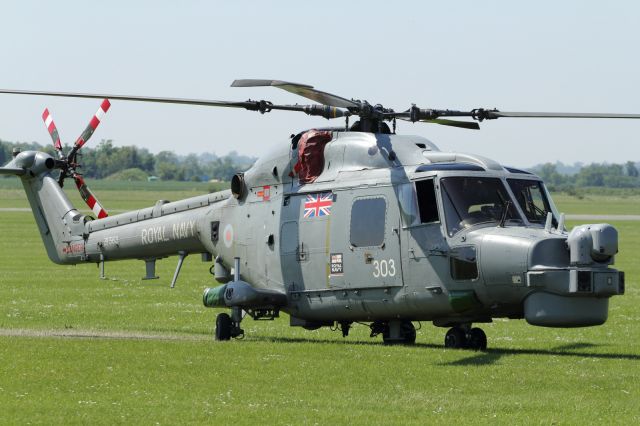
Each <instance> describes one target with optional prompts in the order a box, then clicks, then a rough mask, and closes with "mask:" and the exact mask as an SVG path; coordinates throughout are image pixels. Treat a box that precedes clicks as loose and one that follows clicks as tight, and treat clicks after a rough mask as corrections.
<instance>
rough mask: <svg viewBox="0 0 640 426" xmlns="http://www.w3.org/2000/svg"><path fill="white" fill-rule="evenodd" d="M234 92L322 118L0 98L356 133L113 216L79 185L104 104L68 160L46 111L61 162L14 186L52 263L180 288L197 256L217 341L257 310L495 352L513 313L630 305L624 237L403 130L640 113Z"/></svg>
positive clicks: (14, 170)
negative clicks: (619, 257)
mask: <svg viewBox="0 0 640 426" xmlns="http://www.w3.org/2000/svg"><path fill="white" fill-rule="evenodd" d="M232 86H236V87H256V86H273V87H277V88H280V89H284V90H286V91H289V92H292V93H294V94H297V95H299V96H302V97H305V98H308V99H310V100H313V101H315V102H317V103H318V104H311V105H298V104H294V105H277V104H273V103H271V102H269V101H264V100H260V101H253V100H248V101H244V102H228V101H211V100H199V99H176V98H159V97H141V96H121V95H97V94H82V93H61V92H34V91H17V90H1V91H0V92H1V93H12V94H26V95H46V96H63V97H77V98H97V99H101V98H107V99H111V100H125V101H143V102H160V103H173V104H185V105H202V106H215V107H230V108H244V109H247V110H251V111H258V112H260V113H262V114H265V113H267V112H271V111H275V110H283V111H294V112H303V113H305V114H308V115H312V116H320V117H324V118H327V119H334V118H340V117H342V118H343V119H345V121H346V125H345V126H339V127H328V128H316V129H313V130H308V131H303V132H300V133H297V134H295V135H292V136H291V138H290V141H289V142H287V143H284V144H282V145H281V146H279V147H278V148H277V149H275V150H274V151H273V152H272V153H271V154H269V155H266V156H264V157H262V158H260V159H259V160H258V161H257V162H256V163H255V164H254V165H253V167H251V169H249V170H248V171H246V172H245V173H238V174H236V175H235V176H234V177H233V179H232V182H231V188H230V189H229V190H225V191H221V192H216V193H212V194H205V195H201V196H197V197H193V198H188V199H185V200H180V201H174V202H168V201H164V200H161V201H158V202H157V203H156V204H155V205H154V206H151V207H148V208H144V209H141V210H136V211H131V212H127V213H122V214H117V215H113V216H109V215H107V213H106V211H104V209H103V208H102V207H101V206H100V204H99V203H97V201H96V200H95V197H94V196H93V194H92V193H91V191H90V190H89V189H88V188H87V186H86V184H85V182H84V180H83V179H82V176H81V174H80V173H79V172H78V171H77V170H78V164H77V163H78V160H77V154H78V150H79V149H80V148H81V147H82V145H84V143H85V142H86V141H87V140H88V138H89V137H90V136H91V134H93V131H94V130H95V129H96V127H97V125H98V124H99V122H100V119H101V117H102V115H103V114H104V112H106V110H107V109H108V107H109V103H108V101H106V100H105V101H104V102H103V104H102V105H101V108H100V110H99V111H98V114H96V116H94V118H93V120H92V122H91V124H90V125H89V126H88V127H87V129H86V130H85V132H84V133H83V134H82V136H81V137H80V138H79V139H78V141H76V143H75V145H74V146H73V148H72V149H71V151H70V152H69V153H68V154H67V155H65V154H64V153H63V149H62V145H61V143H60V141H59V138H58V134H57V130H56V129H55V125H54V124H53V122H52V120H51V119H50V114H48V111H45V115H43V119H44V120H45V124H46V125H47V128H48V129H49V132H50V134H51V136H52V138H53V142H54V146H55V148H56V151H57V153H58V158H54V157H52V156H50V155H48V154H46V153H44V152H34V151H25V152H15V153H14V158H13V159H12V160H11V161H10V162H9V163H8V164H6V165H5V166H4V167H2V168H0V173H1V174H9V175H17V176H19V177H20V179H21V181H22V183H23V185H24V189H25V191H26V193H27V197H28V200H29V203H30V205H31V208H32V210H33V214H34V217H35V221H36V223H37V226H38V228H39V231H40V235H41V236H42V239H43V241H44V245H45V248H46V251H47V254H48V256H49V258H50V259H51V260H52V261H53V262H55V263H58V264H80V263H87V262H92V263H98V264H100V265H101V267H102V268H103V267H104V263H105V262H107V261H115V260H121V259H140V260H143V261H144V262H145V264H146V278H154V277H155V262H156V260H157V259H160V258H164V257H167V256H178V257H179V259H178V265H177V268H176V272H175V275H174V277H173V281H172V286H173V285H174V284H175V281H176V279H177V277H178V274H179V272H180V267H181V265H182V262H183V260H184V258H185V256H187V255H189V254H197V253H201V254H202V258H203V260H205V261H209V262H212V263H213V265H212V266H211V272H212V274H213V275H214V276H215V279H216V280H217V281H218V282H219V283H221V285H219V286H217V287H214V288H207V289H206V290H205V292H204V296H203V301H204V305H205V306H207V307H223V308H230V315H229V314H227V313H220V314H218V316H217V318H216V326H215V338H216V339H217V340H229V339H231V338H232V337H234V338H237V337H242V336H244V331H243V330H242V329H241V327H240V326H241V321H242V320H243V318H244V317H246V315H247V314H248V315H249V316H251V317H252V318H253V319H254V320H271V319H274V318H276V317H278V316H279V313H280V312H281V311H283V312H286V313H288V314H289V316H290V324H291V325H292V326H301V327H304V328H306V329H309V330H313V329H317V328H319V327H332V328H334V329H336V330H340V331H341V332H342V335H343V336H345V337H346V336H347V335H348V334H349V330H350V328H351V327H352V325H353V324H354V323H365V324H367V325H368V326H369V327H370V329H371V337H374V336H377V335H382V339H383V341H384V342H385V343H404V344H411V343H414V342H415V339H416V328H415V326H414V324H413V323H414V322H419V321H432V322H433V324H434V325H435V326H438V327H447V328H449V330H448V331H447V333H446V336H445V340H444V343H445V347H448V348H468V349H475V350H484V349H486V347H487V337H486V335H485V333H484V332H483V331H482V329H480V328H478V327H473V324H478V323H488V322H491V321H492V319H493V318H505V317H506V318H525V319H526V321H527V322H528V323H529V324H532V325H537V326H544V327H583V326H594V325H599V324H603V323H604V322H605V321H606V319H607V316H608V305H609V298H610V297H611V296H614V295H621V294H624V273H623V272H622V271H618V270H616V269H613V268H612V267H611V266H612V265H613V263H614V257H615V255H616V253H617V252H618V236H617V231H616V229H615V228H614V227H613V226H611V225H608V224H591V225H581V226H577V227H575V228H573V229H572V230H571V232H568V231H567V230H566V229H565V225H564V216H563V215H562V214H560V213H559V212H558V210H557V209H556V207H555V206H554V204H553V201H552V199H551V196H550V194H549V192H548V191H547V189H546V187H545V185H544V183H543V182H542V180H541V179H540V178H539V177H538V176H536V175H534V174H532V173H530V172H527V171H524V170H519V169H515V168H511V167H506V166H502V165H500V164H498V163H497V162H495V161H493V160H490V159H488V158H485V157H482V156H479V155H473V154H461V153H452V152H443V151H441V150H440V149H438V147H437V146H436V145H435V144H433V143H432V142H431V141H429V140H427V139H425V138H422V137H418V136H402V135H398V134H396V131H395V130H396V120H407V121H410V122H426V123H434V124H439V125H444V126H452V127H458V128H464V129H479V124H478V122H482V121H484V120H492V119H497V118H503V117H536V118H633V119H637V118H640V115H632V114H585V113H540V112H503V111H499V110H497V109H483V108H479V109H473V110H471V111H456V110H448V109H423V108H419V107H418V106H416V105H412V106H411V107H410V108H409V109H407V110H404V111H402V112H396V111H394V110H393V109H389V108H385V107H383V106H382V105H379V104H378V105H373V104H370V103H368V102H366V101H360V100H353V99H346V98H343V97H340V96H336V95H333V94H330V93H327V92H323V91H320V90H316V89H314V88H313V87H312V86H308V85H304V84H296V83H289V82H284V81H275V80H236V81H235V82H234V83H233V84H232ZM451 117H466V118H470V119H472V120H473V121H463V120H452V119H451ZM350 118H353V119H354V122H353V123H352V124H351V125H350V124H349V119H350ZM390 125H391V126H390ZM56 173H58V175H57V176H56ZM68 177H72V178H73V179H74V180H75V182H76V185H77V186H78V188H79V189H80V192H81V194H82V196H83V198H84V199H85V201H87V203H88V205H89V207H90V208H91V209H92V210H93V212H94V214H95V215H96V217H97V218H96V219H95V220H94V218H93V217H91V216H89V215H85V214H83V213H81V212H80V211H78V210H77V209H76V208H75V207H74V206H73V205H72V204H71V203H70V201H69V199H68V198H67V196H66V195H65V193H64V191H63V190H62V186H63V184H64V181H65V179H66V178H68Z"/></svg>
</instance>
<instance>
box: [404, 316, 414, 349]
mask: <svg viewBox="0 0 640 426" xmlns="http://www.w3.org/2000/svg"><path fill="white" fill-rule="evenodd" d="M400 330H401V333H402V338H403V342H402V343H404V344H405V345H413V344H414V343H416V328H415V326H414V325H413V323H412V322H411V321H403V322H402V326H401V328H400Z"/></svg>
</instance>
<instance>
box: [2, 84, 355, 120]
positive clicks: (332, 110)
mask: <svg viewBox="0 0 640 426" xmlns="http://www.w3.org/2000/svg"><path fill="white" fill-rule="evenodd" d="M0 93H9V94H14V95H35V96H57V97H65V98H85V99H106V98H109V99H112V100H113V99H115V100H121V101H136V102H155V103H165V104H182V105H199V106H214V107H226V108H244V109H246V110H249V111H259V112H261V113H265V112H270V111H272V110H281V111H297V112H304V113H305V114H307V115H318V116H321V117H324V118H326V119H330V118H338V117H345V116H348V115H351V113H350V112H349V111H345V110H340V109H338V108H336V107H335V106H329V105H274V104H272V103H271V102H269V101H252V100H248V101H244V102H231V101H213V100H206V99H183V98H160V97H152V96H128V95H108V94H93V93H73V92H49V91H33V90H7V89H0Z"/></svg>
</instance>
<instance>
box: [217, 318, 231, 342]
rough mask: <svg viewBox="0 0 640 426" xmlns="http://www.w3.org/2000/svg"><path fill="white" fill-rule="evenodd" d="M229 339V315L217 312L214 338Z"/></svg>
mask: <svg viewBox="0 0 640 426" xmlns="http://www.w3.org/2000/svg"><path fill="white" fill-rule="evenodd" d="M230 339H231V317H230V316H229V314H227V313H221V314H218V316H217V317H216V340H220V341H224V340H230Z"/></svg>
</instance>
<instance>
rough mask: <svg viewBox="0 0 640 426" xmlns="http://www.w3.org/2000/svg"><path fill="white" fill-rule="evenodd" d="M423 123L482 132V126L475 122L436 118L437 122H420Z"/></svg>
mask: <svg viewBox="0 0 640 426" xmlns="http://www.w3.org/2000/svg"><path fill="white" fill-rule="evenodd" d="M420 121H421V122H423V123H435V124H440V125H443V126H451V127H459V128H461V129H469V130H480V125H479V124H478V123H476V122H475V121H456V120H447V119H445V118H436V119H435V120H420Z"/></svg>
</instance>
